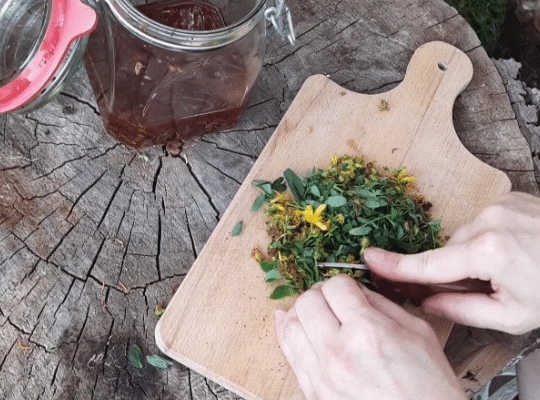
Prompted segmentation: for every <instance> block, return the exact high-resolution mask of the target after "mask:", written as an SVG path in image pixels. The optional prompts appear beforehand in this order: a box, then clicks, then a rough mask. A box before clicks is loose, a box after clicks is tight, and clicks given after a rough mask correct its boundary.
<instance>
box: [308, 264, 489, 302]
mask: <svg viewBox="0 0 540 400" xmlns="http://www.w3.org/2000/svg"><path fill="white" fill-rule="evenodd" d="M318 265H319V267H323V268H348V269H352V270H362V271H370V269H369V267H368V266H367V265H365V264H347V263H335V262H320V263H318ZM370 280H371V283H372V284H373V286H374V287H375V289H376V290H377V291H378V292H380V293H381V294H383V295H385V296H386V297H388V298H389V299H390V300H393V301H396V302H402V301H404V300H407V299H408V300H411V301H412V302H413V303H420V302H422V300H424V299H425V298H426V297H429V296H432V295H434V294H438V293H480V294H486V295H490V294H493V293H495V291H494V290H493V287H492V286H491V282H489V281H483V280H480V279H472V278H466V279H462V280H459V281H455V282H450V283H429V284H424V283H412V282H402V281H392V280H389V279H386V278H383V277H381V276H379V275H377V274H375V273H373V272H371V279H370Z"/></svg>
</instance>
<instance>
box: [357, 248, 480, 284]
mask: <svg viewBox="0 0 540 400" xmlns="http://www.w3.org/2000/svg"><path fill="white" fill-rule="evenodd" d="M364 260H365V261H366V263H367V265H368V266H369V268H370V270H371V271H373V272H374V273H376V274H377V275H380V276H382V277H383V278H387V279H391V280H395V281H407V282H418V283H447V282H455V281H458V280H461V279H465V278H477V277H478V276H479V275H482V276H485V274H481V272H482V271H480V269H482V268H483V263H472V262H471V257H470V256H469V255H468V249H467V244H466V243H459V244H456V245H452V246H446V247H441V248H439V249H435V250H428V251H425V252H423V253H418V254H406V255H403V254H398V253H392V252H389V251H386V250H382V249H378V248H373V247H370V248H368V249H366V251H365V253H364Z"/></svg>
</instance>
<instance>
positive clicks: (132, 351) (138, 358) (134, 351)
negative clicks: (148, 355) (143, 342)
mask: <svg viewBox="0 0 540 400" xmlns="http://www.w3.org/2000/svg"><path fill="white" fill-rule="evenodd" d="M128 359H129V362H130V363H131V365H133V366H134V367H135V368H138V369H142V367H143V352H142V350H141V348H140V347H139V346H137V345H136V344H134V345H131V347H130V348H129V352H128Z"/></svg>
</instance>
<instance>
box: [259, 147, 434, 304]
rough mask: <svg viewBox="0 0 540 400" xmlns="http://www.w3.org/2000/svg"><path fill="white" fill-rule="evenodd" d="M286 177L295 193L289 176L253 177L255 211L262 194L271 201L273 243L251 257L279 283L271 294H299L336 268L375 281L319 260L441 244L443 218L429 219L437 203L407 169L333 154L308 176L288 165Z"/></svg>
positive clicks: (352, 260)
mask: <svg viewBox="0 0 540 400" xmlns="http://www.w3.org/2000/svg"><path fill="white" fill-rule="evenodd" d="M284 178H285V181H286V182H287V184H288V187H289V189H290V191H291V193H292V194H293V196H294V197H291V196H290V195H289V194H287V193H284V190H285V188H286V186H285V185H284V183H283V178H279V179H278V180H276V181H274V182H273V183H272V184H270V182H267V181H255V182H253V185H254V186H256V187H257V188H259V190H261V192H262V194H261V196H259V197H258V198H257V200H256V204H254V206H253V207H252V210H254V209H255V208H256V209H257V210H258V209H259V208H261V206H262V204H261V205H259V202H261V201H262V200H261V199H264V203H266V204H267V205H268V207H267V209H266V210H265V215H266V216H267V217H268V221H267V232H268V235H269V237H270V243H269V245H268V249H267V251H266V254H265V253H263V252H262V251H261V250H260V249H258V248H257V249H254V250H253V253H252V255H253V257H254V258H255V260H256V261H257V263H258V264H259V265H260V266H261V268H262V270H263V272H264V274H265V279H266V281H267V282H269V283H278V286H277V287H276V289H275V290H274V292H273V293H272V294H271V296H270V297H271V298H272V299H280V298H283V297H286V296H291V295H293V294H295V293H301V292H303V291H305V290H307V289H309V288H310V287H311V286H312V285H313V284H314V283H315V282H318V281H321V280H323V279H326V278H328V277H331V276H333V275H337V274H338V273H347V274H348V275H350V276H352V277H354V278H356V279H358V280H359V281H362V282H365V283H369V278H370V276H369V272H366V271H362V270H354V271H352V270H343V269H337V268H322V267H319V266H318V263H319V262H323V261H328V262H345V263H359V262H362V255H363V253H364V251H365V249H366V248H367V247H369V246H370V245H372V246H376V247H381V248H385V249H388V250H391V251H396V252H401V253H417V252H420V251H424V250H428V249H434V248H437V247H441V246H442V240H441V238H440V237H439V232H440V222H439V221H432V220H431V219H430V215H429V212H428V210H429V208H430V207H431V203H429V202H427V201H426V200H425V199H424V197H423V196H421V195H420V194H419V193H418V191H417V189H416V187H415V186H414V182H415V178H414V177H413V176H411V175H410V174H408V173H407V170H406V168H399V169H396V170H393V171H389V170H388V169H386V168H377V167H376V166H375V164H374V163H372V162H366V161H365V160H364V158H363V157H360V156H355V157H351V156H342V157H337V156H335V157H332V160H331V165H330V167H329V168H327V169H313V170H312V171H311V172H309V173H308V174H307V175H306V176H305V177H304V178H302V177H300V176H298V175H297V174H296V173H295V172H294V171H292V170H291V169H287V170H286V171H285V172H284ZM280 179H281V180H280ZM276 182H278V183H276ZM278 186H279V189H280V190H278ZM255 205H257V207H255Z"/></svg>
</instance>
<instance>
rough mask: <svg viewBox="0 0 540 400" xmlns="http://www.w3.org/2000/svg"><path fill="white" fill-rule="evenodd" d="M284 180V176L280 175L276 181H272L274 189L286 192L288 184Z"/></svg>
mask: <svg viewBox="0 0 540 400" xmlns="http://www.w3.org/2000/svg"><path fill="white" fill-rule="evenodd" d="M283 180H284V179H283V177H282V176H280V177H279V178H277V179H276V180H275V181H274V182H272V189H274V190H276V191H278V192H284V191H285V190H287V185H286V184H285V183H284V182H283Z"/></svg>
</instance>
